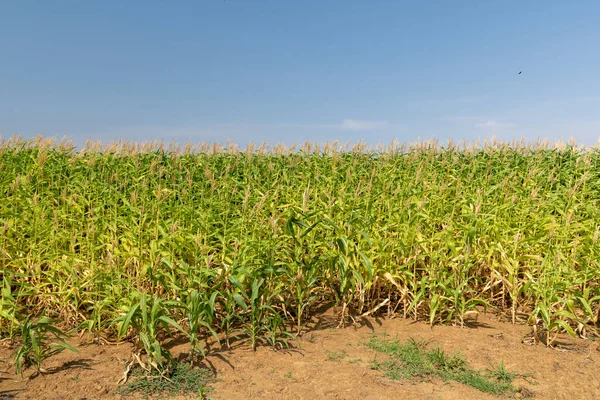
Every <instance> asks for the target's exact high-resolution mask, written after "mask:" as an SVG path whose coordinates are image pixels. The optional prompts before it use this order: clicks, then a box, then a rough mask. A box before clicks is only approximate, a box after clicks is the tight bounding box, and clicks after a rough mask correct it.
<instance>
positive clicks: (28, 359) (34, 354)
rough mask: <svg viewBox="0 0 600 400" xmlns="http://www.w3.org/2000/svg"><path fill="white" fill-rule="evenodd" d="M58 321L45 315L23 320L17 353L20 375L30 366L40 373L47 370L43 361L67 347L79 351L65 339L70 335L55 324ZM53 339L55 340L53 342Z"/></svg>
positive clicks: (16, 358)
mask: <svg viewBox="0 0 600 400" xmlns="http://www.w3.org/2000/svg"><path fill="white" fill-rule="evenodd" d="M57 322H59V320H57V319H53V318H49V317H46V316H43V315H42V316H41V317H40V318H36V319H34V318H31V317H27V318H26V319H25V320H24V321H23V323H22V324H21V332H20V333H21V341H22V343H21V345H20V346H19V347H18V348H17V350H16V353H15V366H16V371H17V374H18V375H19V376H20V377H23V370H24V369H25V368H27V367H30V366H34V367H35V369H36V372H37V373H38V374H41V373H44V372H46V371H45V370H44V369H43V368H42V363H43V362H44V361H45V360H47V359H48V358H50V357H52V356H54V355H56V354H59V353H61V352H62V351H64V350H65V349H67V350H71V351H75V352H77V351H78V350H77V349H76V348H74V347H73V346H71V345H70V344H69V343H67V341H66V340H65V339H66V338H68V337H69V335H68V333H65V332H63V331H61V330H60V329H58V328H57V327H55V326H53V324H55V323H57ZM51 339H52V340H54V341H53V342H51V341H50V340H51ZM56 341H57V342H56Z"/></svg>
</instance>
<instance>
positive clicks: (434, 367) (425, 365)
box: [368, 336, 517, 395]
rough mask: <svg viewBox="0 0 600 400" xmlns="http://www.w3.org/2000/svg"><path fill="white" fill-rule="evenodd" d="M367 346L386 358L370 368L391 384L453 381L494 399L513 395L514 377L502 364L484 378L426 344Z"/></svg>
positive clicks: (377, 341) (379, 343)
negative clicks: (509, 394)
mask: <svg viewBox="0 0 600 400" xmlns="http://www.w3.org/2000/svg"><path fill="white" fill-rule="evenodd" d="M368 346H369V347H370V348H372V349H374V350H376V351H377V352H379V353H384V354H386V355H387V356H388V357H389V358H388V359H387V360H385V361H377V360H376V359H375V360H374V361H373V368H374V369H377V370H379V371H383V373H384V374H385V376H387V377H388V378H390V379H392V380H401V379H410V378H421V379H429V378H435V377H438V378H441V379H442V380H444V381H456V382H459V383H462V384H464V385H468V386H471V387H473V388H475V389H478V390H480V391H482V392H485V393H490V394H494V395H501V394H508V393H515V392H516V390H517V389H516V388H515V387H514V386H513V385H512V381H513V379H514V377H515V376H516V373H514V372H509V371H507V370H506V369H505V367H504V363H501V364H500V366H499V367H497V368H494V369H493V370H492V371H489V372H488V373H487V374H484V373H481V372H479V371H476V370H474V369H473V368H471V367H470V366H469V364H468V363H467V360H466V359H465V358H464V357H462V356H461V355H460V354H458V353H455V354H452V355H449V354H447V353H446V352H444V351H443V350H442V349H440V348H439V347H436V348H433V349H430V348H429V347H428V343H427V342H418V341H416V340H414V339H412V338H411V339H409V340H408V341H407V342H406V343H401V342H399V341H398V340H397V339H396V340H388V339H380V338H377V337H375V336H374V337H372V338H371V341H370V342H369V343H368Z"/></svg>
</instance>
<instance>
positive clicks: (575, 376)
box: [0, 314, 600, 400]
mask: <svg viewBox="0 0 600 400" xmlns="http://www.w3.org/2000/svg"><path fill="white" fill-rule="evenodd" d="M336 325H337V324H336V322H335V320H334V318H333V317H332V316H331V315H330V314H324V315H321V316H319V317H317V318H315V327H314V329H312V330H311V331H309V332H307V333H305V334H303V336H302V337H301V338H300V339H299V343H300V345H301V348H298V347H297V346H295V348H293V349H291V350H286V351H281V350H279V351H275V350H273V349H271V348H267V347H262V348H259V349H258V350H257V351H256V352H253V351H252V350H250V349H249V348H248V347H247V346H246V345H238V346H234V347H233V349H232V350H218V351H217V350H216V349H213V350H212V351H211V355H210V356H208V358H207V359H206V362H205V363H206V365H207V366H208V367H209V368H211V369H213V371H214V372H215V374H216V377H217V379H218V381H217V383H215V384H214V385H213V388H214V391H213V392H212V393H211V394H210V396H211V397H212V398H213V399H245V398H248V399H404V398H419V399H461V400H463V399H492V398H498V397H497V396H491V395H487V394H484V393H481V392H479V391H477V390H476V389H473V388H470V387H468V386H464V385H462V384H459V383H455V382H443V381H441V380H430V381H419V380H406V381H391V380H389V379H387V378H385V377H384V376H383V375H382V373H381V372H379V371H376V370H373V369H371V368H370V365H371V361H372V360H373V358H374V356H375V354H376V352H375V351H374V350H371V349H369V348H368V347H367V346H366V345H365V344H366V343H367V342H368V341H369V337H370V336H371V335H372V334H377V335H383V334H388V335H390V336H391V337H396V336H397V337H398V338H399V339H400V340H401V341H404V340H406V339H408V338H411V337H412V338H415V339H417V340H429V341H431V343H432V344H436V343H437V344H438V345H439V346H440V347H441V348H442V349H444V350H445V351H447V352H449V353H452V352H454V351H460V352H461V353H462V354H463V356H465V357H466V358H467V360H468V362H469V363H470V365H471V366H472V367H474V368H476V369H485V368H489V367H490V366H491V365H498V364H499V363H500V362H501V361H504V364H505V366H506V368H507V369H508V370H511V371H515V372H518V373H520V374H525V375H526V376H525V377H519V378H517V379H516V380H515V381H514V384H515V386H516V387H518V388H523V389H522V392H521V393H518V394H516V395H514V397H516V398H519V397H524V395H530V396H533V398H535V399H569V400H573V399H600V379H599V372H600V348H599V346H598V343H597V342H595V341H593V340H583V339H572V338H568V337H561V338H559V341H558V347H557V348H546V347H545V346H543V345H541V344H537V345H528V344H524V343H523V339H524V338H527V337H528V336H529V334H530V332H531V327H528V326H524V325H512V324H510V323H506V322H498V321H497V320H496V318H495V317H493V316H480V318H479V320H478V321H477V323H475V324H472V325H471V326H470V327H468V328H459V327H453V326H435V327H434V328H431V327H430V326H429V325H427V324H425V323H421V322H419V323H416V322H413V321H410V320H403V319H391V320H384V319H374V318H362V319H360V321H358V323H357V324H356V325H354V326H350V327H346V328H343V329H336V328H335V326H336ZM73 344H76V345H77V346H78V349H79V353H72V352H68V351H65V352H63V353H61V354H59V355H57V356H55V357H53V358H51V359H49V360H47V361H46V363H45V364H44V368H45V369H47V371H48V372H47V373H46V374H44V375H42V376H37V377H34V378H33V379H30V377H31V375H32V373H33V370H31V369H30V370H27V371H26V374H25V377H24V379H18V378H17V377H16V375H15V371H14V366H13V365H12V359H10V360H9V356H10V354H11V350H10V349H8V348H7V347H6V346H4V347H2V346H0V399H13V398H14V399H118V398H121V396H119V395H116V394H114V390H115V389H116V388H117V382H118V381H119V379H120V378H121V377H122V376H123V371H124V366H125V365H126V363H127V361H128V360H130V357H131V352H132V349H133V347H132V345H131V344H129V343H123V344H119V345H98V344H86V343H84V342H79V341H78V340H77V339H73ZM172 351H173V353H174V355H176V356H177V355H182V354H183V353H185V352H187V346H186V345H185V344H181V345H174V347H173V349H172ZM339 355H343V357H339ZM378 357H380V356H378ZM336 358H339V359H337V360H334V359H336ZM132 398H142V396H141V395H139V396H137V397H136V396H132ZM180 398H181V399H183V398H185V397H183V396H181V397H180Z"/></svg>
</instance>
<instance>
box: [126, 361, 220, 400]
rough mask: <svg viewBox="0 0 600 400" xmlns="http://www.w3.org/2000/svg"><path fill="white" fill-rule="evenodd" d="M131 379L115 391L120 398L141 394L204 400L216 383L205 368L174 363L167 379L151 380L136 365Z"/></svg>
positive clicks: (144, 371)
mask: <svg viewBox="0 0 600 400" xmlns="http://www.w3.org/2000/svg"><path fill="white" fill-rule="evenodd" d="M131 375H132V377H131V379H130V380H129V381H128V382H127V383H126V384H125V385H123V386H120V387H119V388H117V390H116V394H118V395H122V396H128V395H132V394H134V393H137V394H141V395H142V396H144V397H145V398H146V397H148V396H159V397H163V396H165V397H166V396H176V395H184V396H186V397H188V398H189V397H190V396H193V395H196V396H197V398H200V399H204V398H206V397H207V394H208V393H210V392H211V391H212V388H211V386H210V385H211V384H212V383H214V382H215V381H216V379H215V377H214V375H213V373H212V372H211V371H210V370H208V369H206V368H194V367H192V366H190V365H189V364H187V363H174V365H173V369H172V372H171V373H170V375H169V376H168V377H157V378H156V379H153V378H152V377H149V376H148V375H147V372H146V370H144V369H143V368H142V367H141V366H139V365H136V366H135V367H133V368H132V370H131Z"/></svg>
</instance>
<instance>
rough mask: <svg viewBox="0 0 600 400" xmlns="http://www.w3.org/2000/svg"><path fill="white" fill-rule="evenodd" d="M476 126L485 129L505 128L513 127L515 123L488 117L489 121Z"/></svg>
mask: <svg viewBox="0 0 600 400" xmlns="http://www.w3.org/2000/svg"><path fill="white" fill-rule="evenodd" d="M475 126H476V127H478V128H483V129H505V128H512V127H514V126H515V124H513V123H512V122H500V121H497V120H495V119H488V120H487V121H484V122H480V123H477V124H475Z"/></svg>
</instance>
